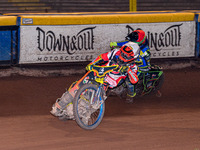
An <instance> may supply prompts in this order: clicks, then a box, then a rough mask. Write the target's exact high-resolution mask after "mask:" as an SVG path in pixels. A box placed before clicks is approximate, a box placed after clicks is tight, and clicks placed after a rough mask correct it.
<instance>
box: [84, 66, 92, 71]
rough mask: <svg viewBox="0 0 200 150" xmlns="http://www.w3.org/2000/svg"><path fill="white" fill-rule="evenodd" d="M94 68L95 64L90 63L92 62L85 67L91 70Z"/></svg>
mask: <svg viewBox="0 0 200 150" xmlns="http://www.w3.org/2000/svg"><path fill="white" fill-rule="evenodd" d="M92 68H93V65H90V64H89V65H87V66H86V68H85V69H86V70H87V71H90V70H92Z"/></svg>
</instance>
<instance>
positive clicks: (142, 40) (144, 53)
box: [110, 28, 151, 102]
mask: <svg viewBox="0 0 200 150" xmlns="http://www.w3.org/2000/svg"><path fill="white" fill-rule="evenodd" d="M129 41H132V42H134V43H137V44H138V45H139V46H140V53H139V56H138V58H137V59H136V60H135V63H136V65H137V66H138V72H137V76H138V78H139V79H141V78H142V75H143V73H145V72H148V71H149V68H150V56H151V53H150V51H149V46H148V40H147V37H146V35H145V32H144V31H143V30H142V29H140V28H138V29H136V30H134V31H133V32H131V33H130V34H129V35H128V36H127V37H126V40H125V41H120V42H111V43H110V47H111V48H116V47H121V46H123V45H124V44H126V43H128V42H129ZM126 85H127V86H128V87H129V88H128V90H129V89H131V88H132V89H131V91H133V92H132V93H131V92H129V93H131V95H129V97H127V101H129V102H132V101H133V99H131V97H134V96H135V95H136V92H135V86H134V85H133V84H131V82H129V81H126Z"/></svg>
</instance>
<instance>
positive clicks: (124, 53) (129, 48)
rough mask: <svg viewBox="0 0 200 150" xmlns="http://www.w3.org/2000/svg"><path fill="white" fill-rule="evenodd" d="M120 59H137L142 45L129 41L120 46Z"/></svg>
mask: <svg viewBox="0 0 200 150" xmlns="http://www.w3.org/2000/svg"><path fill="white" fill-rule="evenodd" d="M120 51H121V53H120V55H119V60H120V61H121V62H125V63H129V62H132V61H133V60H134V59H136V58H137V57H138V55H139V52H140V47H139V45H138V44H137V43H134V42H128V43H126V44H124V45H123V46H122V47H121V48H120Z"/></svg>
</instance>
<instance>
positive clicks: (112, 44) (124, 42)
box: [110, 41, 129, 48]
mask: <svg viewBox="0 0 200 150" xmlns="http://www.w3.org/2000/svg"><path fill="white" fill-rule="evenodd" d="M128 42H129V41H119V42H110V47H111V48H115V47H122V46H123V45H124V44H126V43H128Z"/></svg>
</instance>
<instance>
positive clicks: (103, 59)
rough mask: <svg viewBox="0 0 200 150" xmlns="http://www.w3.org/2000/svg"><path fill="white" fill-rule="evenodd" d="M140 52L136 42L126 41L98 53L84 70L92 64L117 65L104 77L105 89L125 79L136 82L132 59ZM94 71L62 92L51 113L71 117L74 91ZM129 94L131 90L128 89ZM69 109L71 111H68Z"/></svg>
mask: <svg viewBox="0 0 200 150" xmlns="http://www.w3.org/2000/svg"><path fill="white" fill-rule="evenodd" d="M139 52H140V47H139V46H138V44H137V43H134V42H131V41H129V42H127V43H126V44H124V45H123V46H122V47H121V48H120V49H114V50H112V51H109V52H107V53H103V54H101V55H99V56H98V57H97V58H96V59H94V60H93V61H92V62H91V63H90V64H88V65H87V67H86V70H91V69H92V67H93V66H94V65H99V66H112V65H119V67H118V68H117V69H115V70H113V71H112V72H110V73H108V74H107V75H106V78H105V81H106V82H105V86H104V90H105V91H106V90H107V88H108V86H109V87H110V88H113V87H116V86H118V85H120V84H122V83H124V81H125V80H128V81H129V82H130V83H131V84H132V85H134V84H136V83H137V82H138V77H137V70H138V67H137V65H136V64H135V63H134V60H135V59H136V58H137V57H138V55H139ZM94 78H95V73H94V72H91V71H88V72H87V73H86V74H85V75H84V76H83V77H82V78H81V79H80V80H79V81H76V82H74V83H73V84H72V85H71V86H70V88H69V89H68V91H67V92H66V93H64V94H63V96H62V97H61V98H60V99H58V100H57V102H56V103H55V104H54V105H53V107H52V110H51V113H52V114H53V115H54V116H58V117H61V116H63V115H67V117H68V118H69V119H73V111H72V108H73V107H72V101H73V98H74V96H75V94H76V91H77V90H78V89H79V87H81V85H83V84H85V83H88V82H89V79H94ZM128 92H130V93H129V95H131V94H132V93H133V91H131V89H130V90H128ZM70 111H71V112H72V113H70Z"/></svg>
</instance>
